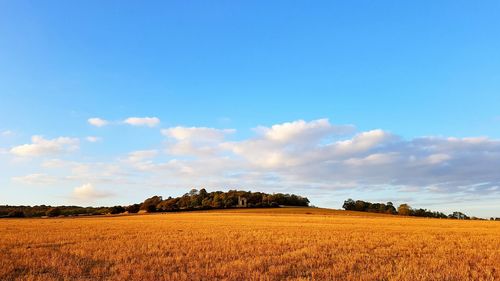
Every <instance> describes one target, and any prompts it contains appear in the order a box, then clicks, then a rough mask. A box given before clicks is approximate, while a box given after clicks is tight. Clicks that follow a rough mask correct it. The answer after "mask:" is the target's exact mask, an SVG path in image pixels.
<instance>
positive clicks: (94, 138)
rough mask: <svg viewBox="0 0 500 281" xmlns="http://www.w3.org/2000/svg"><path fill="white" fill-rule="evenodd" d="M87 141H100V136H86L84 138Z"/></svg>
mask: <svg viewBox="0 0 500 281" xmlns="http://www.w3.org/2000/svg"><path fill="white" fill-rule="evenodd" d="M85 139H86V140H87V141H88V142H100V141H101V140H102V138H100V137H95V136H88V137H86V138H85Z"/></svg>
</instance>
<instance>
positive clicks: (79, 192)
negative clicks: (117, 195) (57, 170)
mask: <svg viewBox="0 0 500 281" xmlns="http://www.w3.org/2000/svg"><path fill="white" fill-rule="evenodd" d="M112 195H113V194H112V193H110V192H106V191H99V190H97V189H96V188H95V187H94V186H93V185H92V184H90V183H86V184H84V185H81V186H78V187H75V189H73V196H74V197H75V198H76V199H79V200H96V199H101V198H106V197H110V196H112Z"/></svg>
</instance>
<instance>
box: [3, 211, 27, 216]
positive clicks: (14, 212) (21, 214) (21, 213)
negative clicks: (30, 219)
mask: <svg viewBox="0 0 500 281" xmlns="http://www.w3.org/2000/svg"><path fill="white" fill-rule="evenodd" d="M7 217H9V218H24V217H25V214H24V212H23V211H20V210H14V211H11V212H9V213H8V214H7Z"/></svg>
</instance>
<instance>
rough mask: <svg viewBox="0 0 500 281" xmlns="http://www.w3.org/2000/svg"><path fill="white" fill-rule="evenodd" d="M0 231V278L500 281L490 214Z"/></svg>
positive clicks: (109, 220) (124, 222) (260, 213)
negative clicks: (477, 218)
mask: <svg viewBox="0 0 500 281" xmlns="http://www.w3.org/2000/svg"><path fill="white" fill-rule="evenodd" d="M0 229H1V233H0V239H1V240H0V280H412V281H413V280H500V223H498V222H489V221H453V220H439V219H418V218H400V217H393V216H384V215H382V216H377V215H368V214H360V213H356V212H342V211H329V210H323V209H301V208H286V209H273V210H230V211H210V212H193V213H176V214H159V215H139V216H123V217H100V218H78V219H18V220H0Z"/></svg>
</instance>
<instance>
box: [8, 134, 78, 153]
mask: <svg viewBox="0 0 500 281" xmlns="http://www.w3.org/2000/svg"><path fill="white" fill-rule="evenodd" d="M31 142H32V143H30V144H23V145H19V146H15V147H13V148H11V149H10V152H11V153H12V154H15V155H17V156H22V157H29V156H43V155H56V154H61V153H66V152H70V151H74V150H77V149H78V148H79V145H80V140H79V139H77V138H69V137H59V138H55V139H51V140H48V139H44V138H43V137H42V136H32V137H31Z"/></svg>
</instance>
